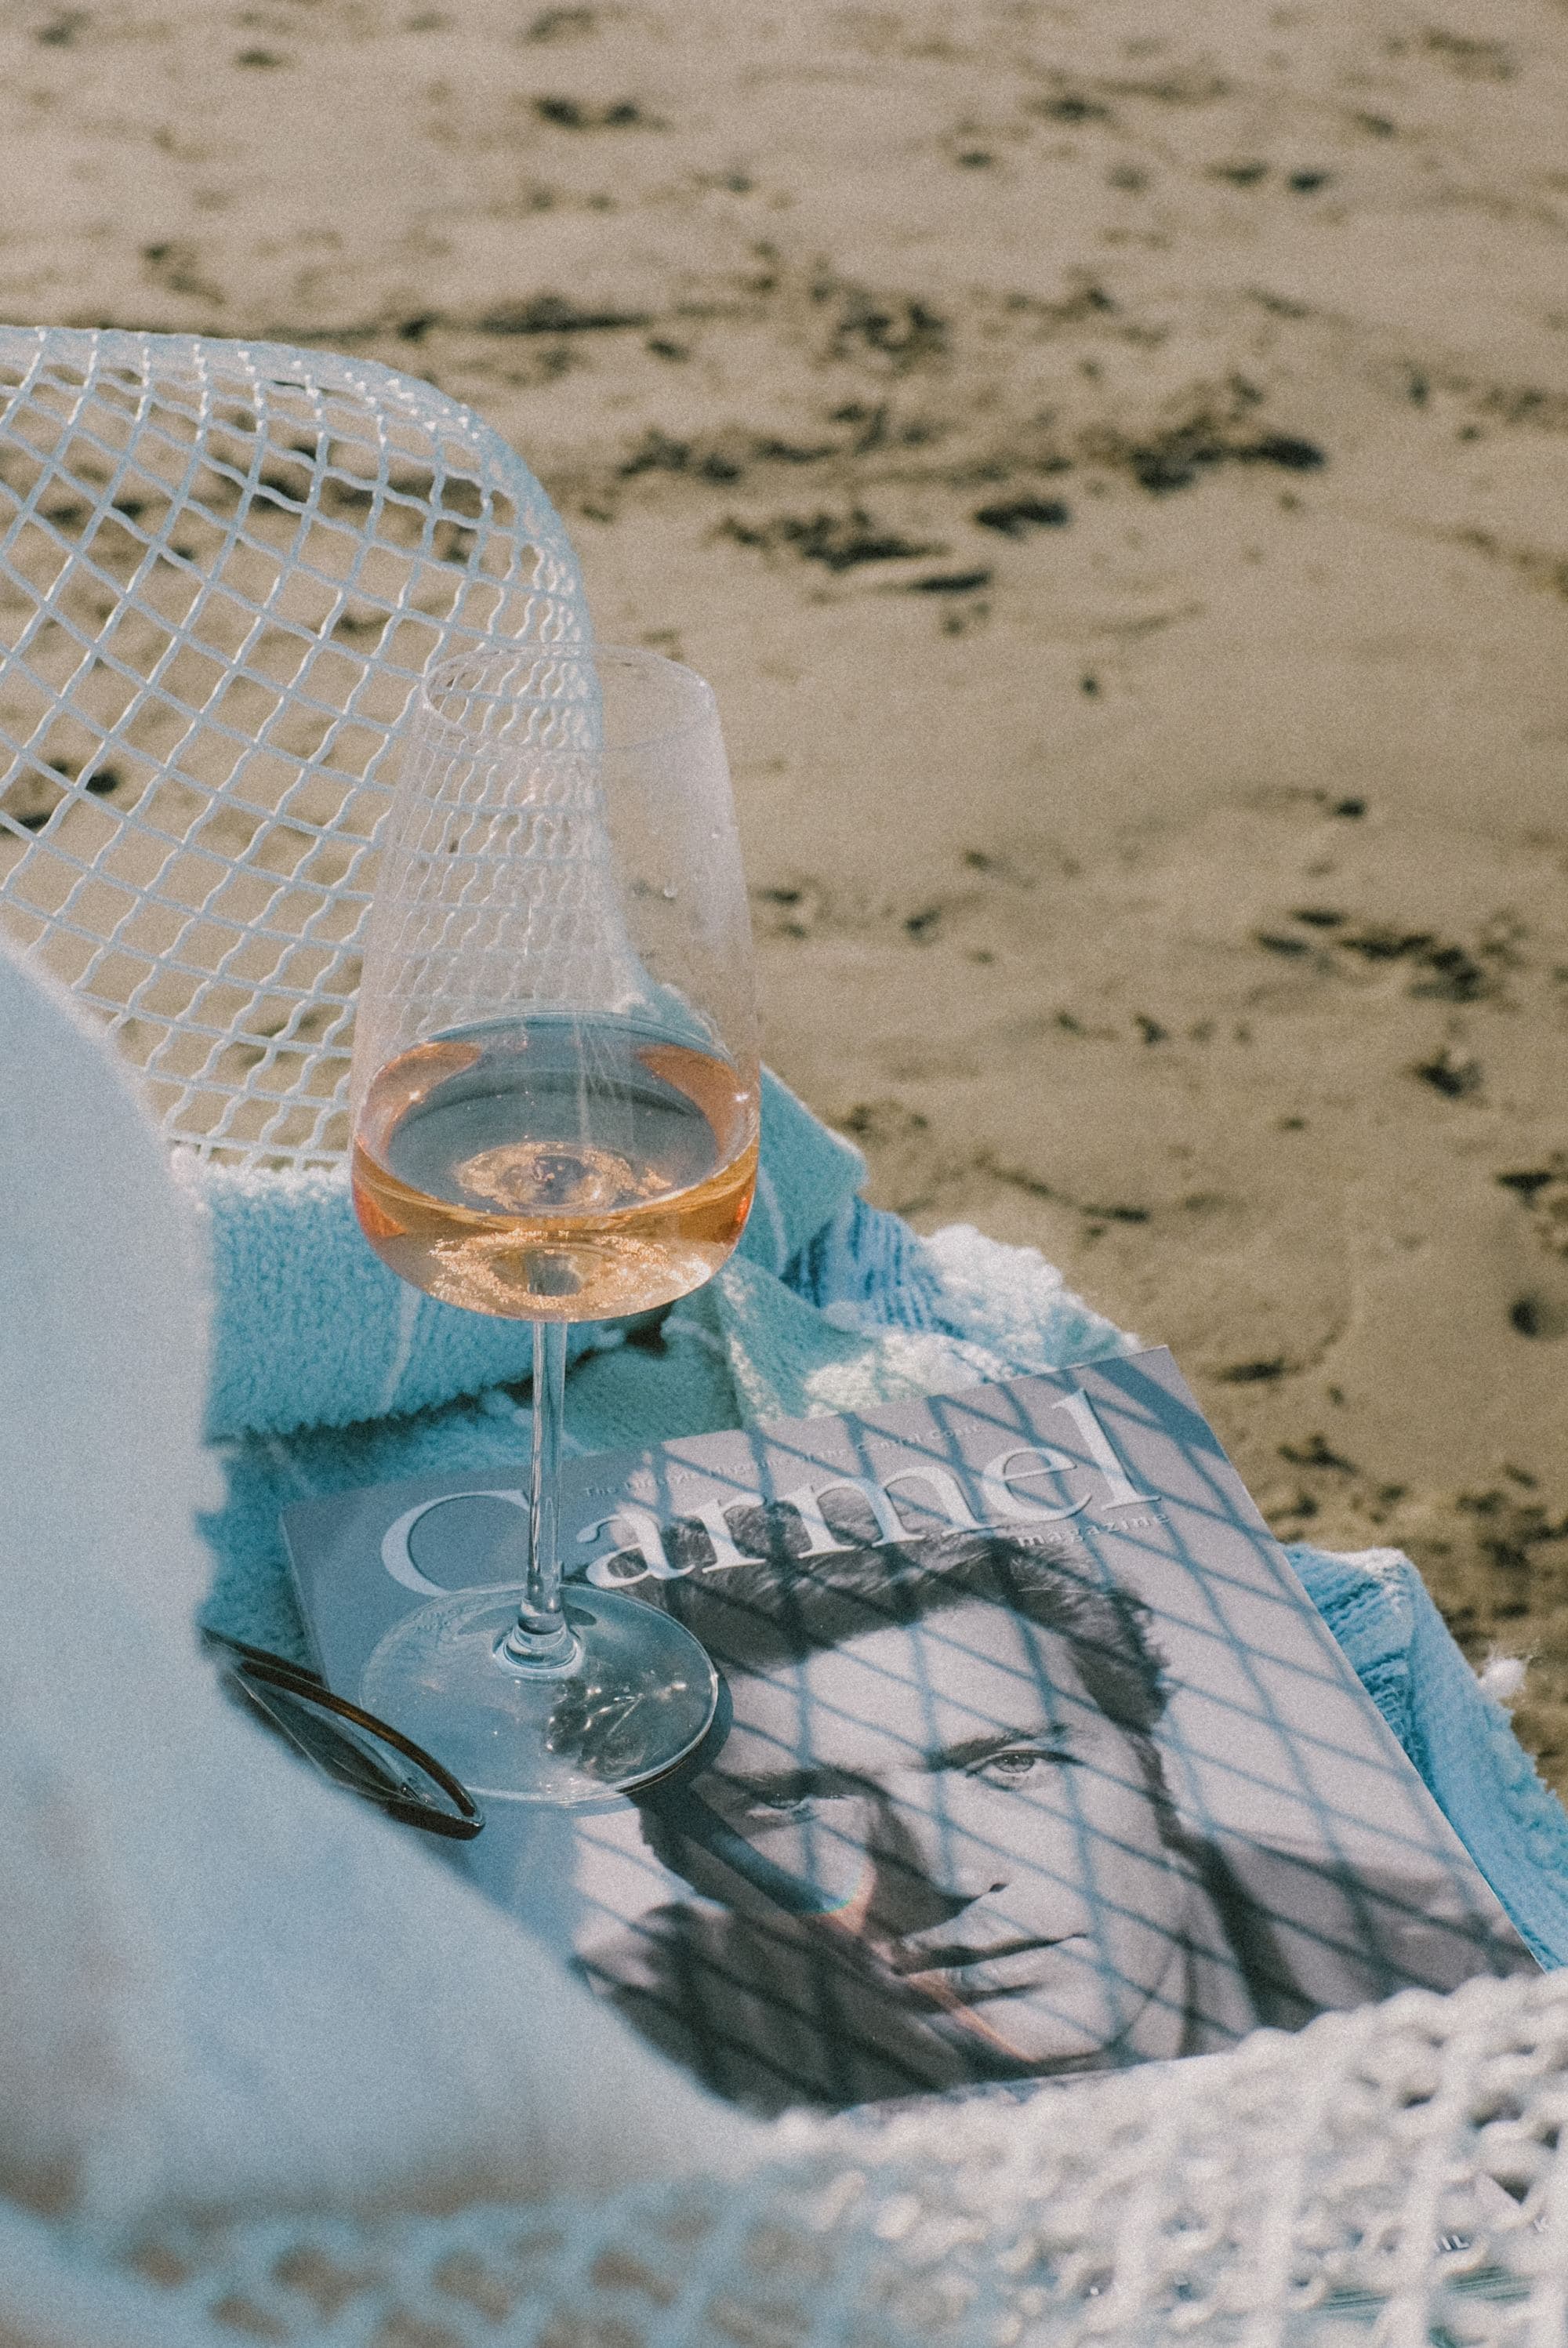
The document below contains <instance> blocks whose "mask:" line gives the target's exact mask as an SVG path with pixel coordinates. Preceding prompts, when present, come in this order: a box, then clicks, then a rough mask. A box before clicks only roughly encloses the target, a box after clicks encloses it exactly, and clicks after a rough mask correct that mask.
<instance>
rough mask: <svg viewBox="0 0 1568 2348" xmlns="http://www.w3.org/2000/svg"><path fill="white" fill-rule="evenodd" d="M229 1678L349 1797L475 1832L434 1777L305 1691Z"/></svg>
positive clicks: (244, 1676)
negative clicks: (353, 1796)
mask: <svg viewBox="0 0 1568 2348" xmlns="http://www.w3.org/2000/svg"><path fill="white" fill-rule="evenodd" d="M228 1676H229V1684H230V1685H231V1686H232V1688H233V1689H234V1691H235V1693H236V1694H239V1695H241V1696H242V1697H243V1699H244V1701H245V1702H246V1704H249V1705H250V1706H251V1707H252V1708H253V1710H255V1711H257V1712H259V1713H260V1714H262V1715H263V1717H264V1718H265V1720H266V1721H267V1723H268V1724H269V1725H270V1726H272V1727H273V1728H274V1729H276V1730H277V1731H278V1733H279V1734H280V1735H283V1736H284V1737H285V1738H286V1739H287V1740H288V1742H289V1743H290V1744H291V1745H292V1746H294V1749H295V1750H296V1752H298V1753H300V1754H301V1755H302V1756H304V1759H305V1760H307V1761H310V1762H312V1763H314V1764H315V1767H316V1768H318V1769H319V1770H321V1771H322V1772H323V1774H324V1775H325V1776H328V1777H331V1778H332V1779H333V1780H334V1781H335V1783H336V1784H338V1785H340V1786H344V1787H347V1789H348V1790H349V1791H350V1792H351V1793H355V1794H360V1795H363V1796H364V1797H366V1799H368V1800H370V1801H373V1802H378V1803H380V1804H381V1805H382V1806H383V1807H387V1808H395V1809H397V1811H398V1812H399V1814H403V1815H406V1814H407V1813H409V1812H413V1813H417V1814H418V1816H417V1818H416V1819H415V1822H416V1823H418V1824H425V1825H428V1826H431V1827H433V1828H437V1830H438V1831H440V1830H442V1828H445V1830H446V1831H448V1832H450V1833H459V1834H469V1833H475V1832H477V1831H478V1826H477V1821H476V1817H475V1813H474V1811H473V1809H472V1806H471V1805H470V1806H469V1807H468V1808H467V1809H465V1807H463V1805H462V1803H461V1802H460V1801H459V1799H458V1798H457V1797H456V1796H455V1795H454V1793H453V1791H452V1789H451V1788H450V1787H448V1786H444V1785H443V1784H442V1783H441V1781H440V1779H439V1778H438V1777H435V1776H431V1774H430V1772H429V1771H428V1769H426V1768H423V1767H422V1766H420V1764H419V1763H418V1761H417V1760H415V1759H413V1758H412V1757H411V1756H409V1755H408V1754H406V1753H400V1752H399V1751H398V1750H397V1746H394V1745H391V1744H388V1743H387V1741H386V1739H385V1738H383V1737H381V1736H378V1735H377V1734H376V1733H375V1731H374V1730H373V1729H370V1728H366V1727H363V1726H362V1725H360V1724H359V1722H357V1721H356V1720H352V1719H350V1718H348V1717H347V1716H346V1715H344V1714H343V1713H341V1712H338V1711H336V1710H335V1708H334V1707H333V1705H332V1704H330V1703H329V1702H326V1701H320V1702H318V1701H317V1700H316V1698H315V1697H314V1696H313V1695H311V1694H310V1693H309V1692H308V1690H306V1689H304V1688H300V1687H297V1686H293V1685H284V1684H282V1683H281V1682H279V1681H277V1680H274V1679H273V1678H272V1677H271V1676H270V1675H269V1674H267V1673H263V1672H261V1671H258V1670H256V1669H254V1668H252V1667H247V1666H246V1665H244V1664H242V1665H240V1666H239V1667H238V1668H237V1669H235V1670H232V1671H231V1673H229V1675H228Z"/></svg>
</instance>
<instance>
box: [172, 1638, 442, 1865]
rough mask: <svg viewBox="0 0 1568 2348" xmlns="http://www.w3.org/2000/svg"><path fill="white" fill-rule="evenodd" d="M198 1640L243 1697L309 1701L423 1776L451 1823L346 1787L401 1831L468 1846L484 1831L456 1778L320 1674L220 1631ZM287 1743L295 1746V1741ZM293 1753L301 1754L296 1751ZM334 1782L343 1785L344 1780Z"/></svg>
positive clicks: (403, 1800)
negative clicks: (273, 1692) (268, 1694)
mask: <svg viewBox="0 0 1568 2348" xmlns="http://www.w3.org/2000/svg"><path fill="white" fill-rule="evenodd" d="M201 1639H202V1643H203V1644H204V1645H205V1646H207V1647H208V1648H210V1649H211V1651H212V1653H214V1654H215V1656H216V1657H217V1659H218V1663H219V1667H220V1670H221V1671H222V1674H223V1676H224V1677H225V1678H228V1679H233V1680H237V1681H238V1682H239V1683H240V1685H241V1693H242V1694H245V1695H247V1696H249V1694H250V1688H251V1687H252V1686H254V1687H256V1688H258V1689H263V1688H269V1687H272V1688H276V1689H278V1690H279V1691H280V1692H281V1693H282V1694H285V1695H295V1696H303V1697H304V1698H306V1699H308V1701H309V1702H310V1703H311V1704H314V1705H315V1707H316V1709H317V1711H318V1712H325V1713H329V1714H333V1715H335V1716H336V1717H337V1718H338V1719H340V1720H346V1721H347V1722H348V1723H349V1724H350V1725H352V1726H353V1727H355V1728H357V1729H358V1730H359V1731H360V1732H361V1734H362V1735H367V1736H370V1737H372V1738H374V1739H375V1740H376V1741H377V1743H379V1744H382V1745H387V1746H391V1748H392V1750H393V1752H395V1753H399V1754H401V1755H402V1756H403V1758H404V1759H405V1760H406V1761H411V1762H412V1763H413V1764H414V1766H415V1767H416V1768H418V1769H421V1770H423V1771H424V1773H425V1775H426V1776H428V1777H430V1778H431V1779H433V1780H434V1782H435V1783H436V1784H437V1785H438V1786H439V1787H440V1788H441V1791H442V1792H443V1793H444V1794H445V1795H446V1796H447V1798H448V1799H449V1801H450V1802H451V1803H452V1804H453V1806H454V1808H455V1809H456V1811H457V1816H456V1817H452V1816H450V1815H449V1813H448V1812H446V1811H444V1810H438V1809H436V1808H435V1807H432V1806H428V1805H427V1804H425V1803H423V1802H418V1801H413V1800H410V1799H408V1798H407V1797H406V1796H403V1795H398V1794H393V1793H387V1794H380V1793H377V1791H376V1790H375V1789H374V1788H373V1787H364V1786H352V1787H348V1788H347V1790H348V1791H350V1792H352V1793H356V1794H357V1795H358V1796H359V1797H360V1799H361V1800H363V1801H366V1802H371V1803H373V1804H374V1805H375V1807H377V1809H378V1810H380V1811H382V1812H383V1813H384V1815H385V1816H386V1817H387V1818H397V1820H398V1821H399V1822H400V1823H401V1824H403V1825H405V1826H411V1827H419V1828H422V1829H423V1830H424V1831H425V1833H427V1834H436V1835H444V1836H445V1837H447V1838H448V1839H449V1841H453V1842H471V1841H472V1840H473V1838H474V1837H475V1836H476V1835H477V1834H480V1833H481V1832H482V1831H483V1828H484V1823H485V1818H484V1812H483V1811H482V1810H481V1809H480V1806H479V1804H478V1803H477V1802H476V1801H475V1799H474V1797H473V1796H472V1795H471V1794H470V1793H469V1789H468V1787H466V1786H465V1785H463V1784H462V1782H461V1781H460V1780H459V1778H457V1777H454V1776H453V1775H452V1773H451V1771H450V1770H449V1769H447V1768H444V1767H443V1766H442V1765H441V1764H440V1762H439V1761H438V1760H437V1759H436V1757H435V1756H434V1754H431V1753H427V1752H426V1751H425V1749H424V1747H423V1746H419V1745H416V1744H415V1743H414V1742H413V1740H412V1738H410V1737H407V1736H405V1735H403V1733H402V1731H401V1730H400V1729H397V1728H394V1727H393V1726H392V1725H391V1723H390V1722H389V1721H385V1720H378V1719H377V1716H376V1715H375V1714H374V1713H373V1712H366V1710H365V1708H364V1706H363V1705H361V1704H351V1703H350V1702H349V1700H348V1698H347V1697H346V1696H342V1695H335V1694H334V1693H333V1691H332V1689H331V1688H329V1687H328V1686H327V1684H326V1682H325V1680H324V1679H323V1678H322V1676H321V1674H320V1673H319V1672H314V1671H312V1670H310V1668H309V1667H308V1666H307V1665H306V1664H304V1663H291V1662H290V1661H289V1659H288V1658H287V1656H285V1655H274V1654H272V1653H269V1652H268V1650H267V1649H266V1648H265V1647H253V1646H250V1645H248V1644H247V1643H246V1642H245V1641H244V1640H243V1639H232V1638H230V1636H229V1635H228V1633H227V1632H223V1631H210V1630H205V1629H204V1630H203V1631H202V1632H201ZM250 1700H251V1701H252V1702H253V1703H254V1702H256V1701H257V1699H256V1698H254V1697H252V1698H251V1699H250ZM261 1709H263V1711H264V1710H265V1709H266V1707H265V1705H264V1704H263V1705H262V1706H261ZM269 1717H270V1718H272V1719H273V1723H274V1725H276V1726H278V1728H279V1730H280V1733H281V1734H283V1735H285V1736H286V1735H288V1731H287V1729H286V1728H284V1726H283V1725H282V1724H281V1723H280V1722H278V1721H277V1716H276V1715H275V1714H272V1715H269ZM289 1741H290V1742H291V1743H294V1739H293V1738H290V1740H289ZM295 1749H296V1751H297V1750H298V1749H299V1748H298V1746H295ZM303 1757H304V1758H306V1759H309V1760H311V1765H312V1766H313V1767H315V1769H316V1770H317V1771H318V1773H319V1774H320V1775H322V1776H330V1775H331V1773H330V1771H328V1770H325V1769H324V1768H323V1767H322V1766H321V1764H320V1763H319V1762H317V1761H315V1759H314V1757H313V1756H309V1755H306V1756H303ZM334 1782H335V1783H342V1780H341V1779H336V1780H334Z"/></svg>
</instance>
